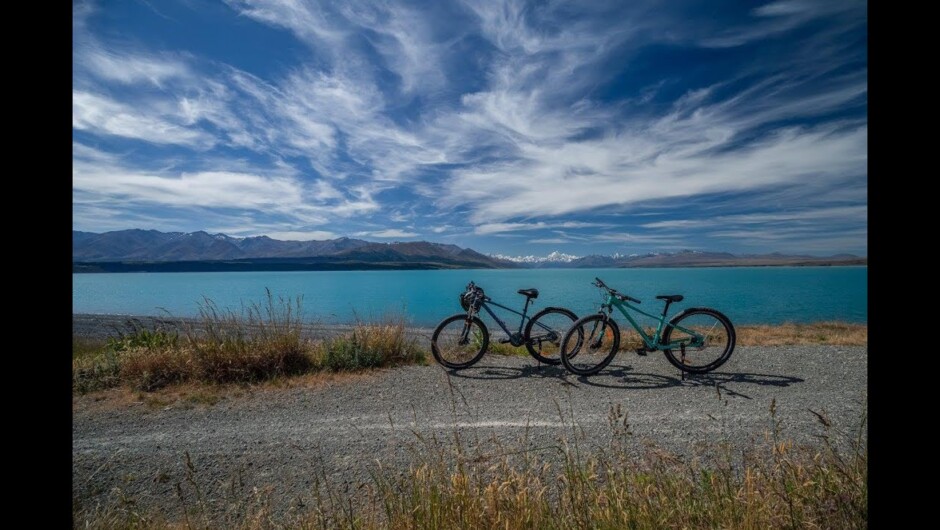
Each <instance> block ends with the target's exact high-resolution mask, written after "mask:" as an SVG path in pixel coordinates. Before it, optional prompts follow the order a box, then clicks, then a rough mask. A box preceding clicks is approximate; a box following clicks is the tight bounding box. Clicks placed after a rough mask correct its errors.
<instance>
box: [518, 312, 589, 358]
mask: <svg viewBox="0 0 940 530" xmlns="http://www.w3.org/2000/svg"><path fill="white" fill-rule="evenodd" d="M577 319H578V316H577V315H575V314H574V313H572V312H571V311H569V310H567V309H564V308H561V307H546V308H545V309H543V310H542V311H539V312H538V313H537V314H536V315H535V316H533V317H532V319H531V320H529V323H528V324H527V325H526V327H525V334H524V335H523V338H524V340H525V347H526V349H527V350H529V354H530V355H532V357H535V359H536V360H537V361H539V362H541V363H545V364H551V365H558V364H561V339H562V337H564V336H565V332H566V331H568V328H570V327H571V324H573V323H574V321H576V320H577Z"/></svg>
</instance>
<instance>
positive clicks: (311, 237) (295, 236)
mask: <svg viewBox="0 0 940 530" xmlns="http://www.w3.org/2000/svg"><path fill="white" fill-rule="evenodd" d="M265 235H267V236H268V237H270V238H272V239H280V240H281V241H322V240H324V239H336V238H337V235H336V234H335V233H333V232H330V231H328V230H312V231H309V232H306V231H286V232H267V233H266V234H265Z"/></svg>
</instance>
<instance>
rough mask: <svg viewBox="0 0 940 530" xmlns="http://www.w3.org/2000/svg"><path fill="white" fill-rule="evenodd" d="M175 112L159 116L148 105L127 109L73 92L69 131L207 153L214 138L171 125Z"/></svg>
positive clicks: (112, 102)
mask: <svg viewBox="0 0 940 530" xmlns="http://www.w3.org/2000/svg"><path fill="white" fill-rule="evenodd" d="M174 111H175V109H170V110H169V112H161V111H160V110H159V109H154V108H151V107H150V106H149V105H147V104H144V105H138V106H130V105H127V104H124V103H121V102H118V101H114V100H112V99H109V98H107V97H105V96H103V95H99V94H92V93H90V92H83V91H73V92H72V127H74V128H76V129H79V130H83V131H89V132H93V133H96V134H107V135H114V136H122V137H125V138H133V139H137V140H143V141H145V142H150V143H155V144H179V145H186V146H190V147H193V148H196V149H207V148H209V147H211V146H212V144H213V143H214V140H213V138H212V137H211V136H210V135H208V134H207V133H205V132H203V131H202V130H200V129H194V128H189V127H186V126H185V125H183V124H181V123H174V121H176V120H177V119H178V114H176V113H175V112H174Z"/></svg>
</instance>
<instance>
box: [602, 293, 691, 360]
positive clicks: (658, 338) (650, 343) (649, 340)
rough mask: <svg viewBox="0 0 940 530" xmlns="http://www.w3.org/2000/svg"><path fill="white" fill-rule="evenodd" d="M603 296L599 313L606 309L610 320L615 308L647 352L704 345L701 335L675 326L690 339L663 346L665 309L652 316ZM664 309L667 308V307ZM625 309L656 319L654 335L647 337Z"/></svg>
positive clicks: (622, 302)
mask: <svg viewBox="0 0 940 530" xmlns="http://www.w3.org/2000/svg"><path fill="white" fill-rule="evenodd" d="M605 296H606V299H605V300H604V304H603V305H602V306H601V312H603V311H604V308H607V317H608V318H610V312H611V310H612V308H613V307H616V308H617V309H618V310H619V311H620V312H621V313H622V314H623V316H624V317H625V318H626V319H627V321H628V322H629V323H630V325H631V326H633V329H635V330H636V332H637V333H639V334H640V337H642V338H643V343H644V344H645V345H646V349H647V350H649V351H656V350H660V349H673V348H681V347H683V346H693V347H696V346H701V345H703V344H704V343H705V337H704V336H703V335H702V334H701V333H697V332H695V331H692V330H690V329H686V328H684V327H682V326H679V325H675V326H673V327H674V328H675V329H677V330H679V331H682V332H685V333H688V334H689V335H691V337H684V338H681V339H678V340H672V341H669V343H668V344H663V343H662V336H663V335H662V333H663V328H664V327H665V324H666V309H665V308H664V309H663V314H662V315H652V314H650V313H647V312H646V311H643V310H642V309H640V308H638V307H636V306H635V305H632V304H630V303H629V302H627V301H625V300H620V299H619V298H617V297H615V296H614V295H612V294H610V293H607V294H606V295H605ZM666 307H667V308H668V305H667V306H666ZM627 309H631V310H633V311H636V312H637V313H640V314H641V315H645V316H648V317H650V318H654V319H656V320H657V321H658V322H659V324H658V325H657V326H656V333H655V334H653V335H652V336H650V335H647V334H646V332H645V331H643V328H642V327H641V326H640V324H638V323H637V321H636V320H634V318H633V316H631V315H630V313H627Z"/></svg>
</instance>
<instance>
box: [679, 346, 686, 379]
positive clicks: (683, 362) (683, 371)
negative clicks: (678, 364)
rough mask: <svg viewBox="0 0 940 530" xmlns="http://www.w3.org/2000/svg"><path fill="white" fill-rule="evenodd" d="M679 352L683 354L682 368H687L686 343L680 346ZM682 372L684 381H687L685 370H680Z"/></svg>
mask: <svg viewBox="0 0 940 530" xmlns="http://www.w3.org/2000/svg"><path fill="white" fill-rule="evenodd" d="M679 350H680V351H681V352H682V366H685V343H684V342H683V343H682V344H680V345H679ZM679 371H680V372H682V380H683V381H685V370H679Z"/></svg>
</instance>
